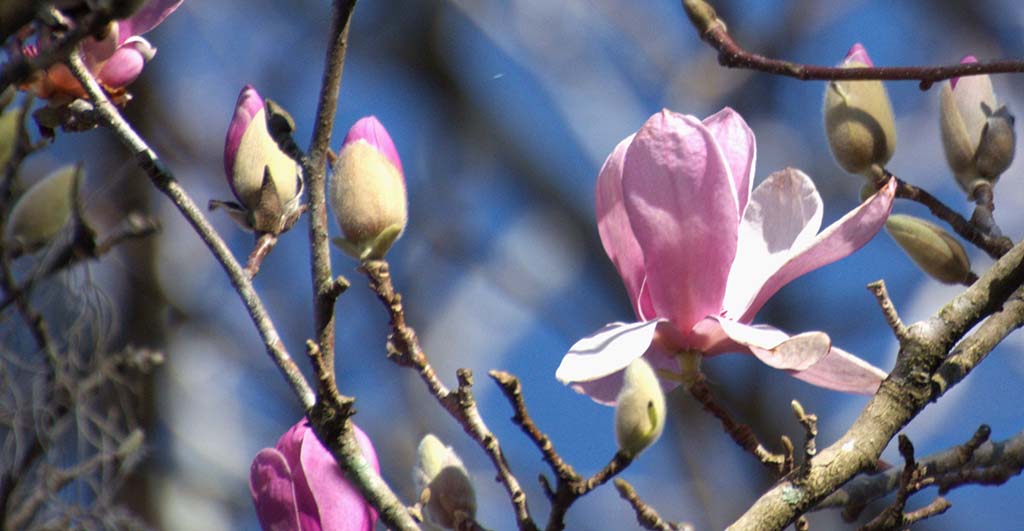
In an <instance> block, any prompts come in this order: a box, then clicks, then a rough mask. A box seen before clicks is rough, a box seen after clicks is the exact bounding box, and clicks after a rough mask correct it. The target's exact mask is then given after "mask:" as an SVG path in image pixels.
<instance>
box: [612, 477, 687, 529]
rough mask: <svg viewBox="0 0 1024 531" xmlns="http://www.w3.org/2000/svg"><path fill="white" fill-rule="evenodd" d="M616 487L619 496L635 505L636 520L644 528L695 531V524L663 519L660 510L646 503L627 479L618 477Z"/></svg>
mask: <svg viewBox="0 0 1024 531" xmlns="http://www.w3.org/2000/svg"><path fill="white" fill-rule="evenodd" d="M615 488H616V489H617V490H618V491H619V496H621V497H622V499H624V500H626V501H627V502H629V504H630V505H631V506H632V507H633V511H635V512H636V521H637V522H638V523H639V524H640V525H641V526H643V528H644V529H651V530H654V531H684V530H685V531H693V526H691V525H689V524H673V523H670V522H666V521H664V520H662V519H661V516H659V515H658V511H655V510H654V508H653V507H651V506H650V505H647V504H646V503H644V501H643V500H641V499H640V496H639V495H637V493H636V490H635V489H634V488H633V486H632V485H630V484H629V483H628V482H627V481H626V480H624V479H616V480H615Z"/></svg>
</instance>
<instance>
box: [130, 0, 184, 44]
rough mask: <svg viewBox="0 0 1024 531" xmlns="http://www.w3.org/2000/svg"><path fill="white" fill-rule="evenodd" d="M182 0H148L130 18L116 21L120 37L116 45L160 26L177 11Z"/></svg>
mask: <svg viewBox="0 0 1024 531" xmlns="http://www.w3.org/2000/svg"><path fill="white" fill-rule="evenodd" d="M181 2H182V0H149V1H148V2H146V5H144V6H142V7H141V8H140V9H139V10H138V11H136V12H135V14H133V15H132V16H130V17H128V18H126V19H124V20H121V21H118V23H117V25H118V29H119V30H120V36H119V40H118V44H120V43H122V42H124V41H125V40H127V39H128V38H129V37H132V36H135V35H142V34H143V33H146V32H148V31H149V30H151V29H153V28H155V27H157V26H158V25H160V23H161V22H163V21H164V19H165V18H167V16H168V15H170V14H171V13H173V12H174V10H175V9H178V6H180V5H181Z"/></svg>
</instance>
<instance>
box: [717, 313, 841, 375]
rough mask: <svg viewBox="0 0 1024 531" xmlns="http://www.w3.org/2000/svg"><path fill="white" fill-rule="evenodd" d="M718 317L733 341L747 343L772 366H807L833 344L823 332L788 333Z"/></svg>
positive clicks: (745, 345) (814, 361)
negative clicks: (791, 334)
mask: <svg viewBox="0 0 1024 531" xmlns="http://www.w3.org/2000/svg"><path fill="white" fill-rule="evenodd" d="M710 319H711V320H714V321H717V322H718V324H719V326H721V327H722V332H723V333H724V334H725V335H727V336H728V337H729V339H731V340H732V341H733V342H735V343H738V344H739V345H743V346H744V347H746V351H748V352H750V353H751V354H753V355H754V356H756V357H757V359H759V360H761V362H762V363H764V364H765V365H767V366H769V367H771V368H773V369H784V370H790V371H803V370H807V369H808V368H810V367H811V366H813V365H814V364H815V363H818V362H819V361H820V360H821V359H822V358H823V357H824V356H825V355H826V354H828V351H829V348H830V347H831V346H832V341H831V340H830V339H829V337H828V335H827V334H825V333H824V332H804V333H803V334H798V335H795V336H790V335H789V334H786V333H785V332H783V331H781V330H778V329H776V328H772V327H770V326H764V325H758V326H751V325H745V324H742V323H738V322H736V321H733V320H731V319H725V318H722V317H718V318H710Z"/></svg>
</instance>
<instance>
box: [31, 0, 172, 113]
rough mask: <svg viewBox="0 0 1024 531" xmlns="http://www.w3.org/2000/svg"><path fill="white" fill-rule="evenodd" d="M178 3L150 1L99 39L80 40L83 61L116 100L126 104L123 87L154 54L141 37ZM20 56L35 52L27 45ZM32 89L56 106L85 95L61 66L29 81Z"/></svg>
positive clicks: (149, 45) (35, 49) (137, 75)
mask: <svg viewBox="0 0 1024 531" xmlns="http://www.w3.org/2000/svg"><path fill="white" fill-rule="evenodd" d="M181 2H182V0H149V1H148V2H146V4H145V5H143V6H142V7H141V8H140V9H139V10H138V11H136V12H135V14H133V15H132V16H130V17H128V18H126V19H124V20H119V21H116V22H112V23H111V24H110V26H109V28H108V30H107V33H106V36H105V37H103V38H102V39H100V40H97V39H94V38H92V37H90V38H87V39H85V40H84V41H82V44H81V46H80V51H81V54H82V59H83V61H84V62H85V64H86V66H87V67H88V68H89V71H91V72H92V73H93V75H95V76H96V79H97V81H99V83H100V85H102V86H103V88H104V89H106V90H107V92H110V93H111V95H112V96H114V97H115V100H118V101H126V99H127V98H126V94H125V90H124V87H126V86H128V85H129V84H131V83H132V82H133V81H135V79H136V78H137V77H139V74H141V73H142V67H143V66H145V64H146V62H147V61H149V60H150V59H152V58H153V56H154V55H156V48H154V47H153V46H152V45H151V44H150V43H149V41H147V40H146V39H144V38H142V37H141V35H142V34H143V33H146V32H148V31H149V30H151V29H153V28H155V27H156V26H158V25H159V24H160V23H161V22H163V21H164V19H165V18H167V16H168V15H170V14H171V13H173V12H174V10H176V9H178V6H180V5H181ZM42 40H43V41H45V40H46V39H42ZM23 53H25V55H29V56H32V55H36V54H37V53H38V49H37V48H36V47H35V46H27V47H26V48H25V49H24V50H23ZM31 87H32V89H33V90H34V91H35V93H36V94H37V95H38V96H39V97H40V98H45V99H49V100H51V101H54V102H57V103H63V102H65V101H70V100H72V99H75V98H81V97H84V96H85V90H84V89H83V88H82V86H81V84H79V83H78V80H77V79H75V77H74V76H73V75H71V71H70V70H68V67H67V66H65V65H63V64H56V65H53V66H51V67H50V68H49V69H47V70H46V72H44V73H42V74H41V75H40V76H39V77H38V78H36V79H35V80H34V81H33V82H32V84H31Z"/></svg>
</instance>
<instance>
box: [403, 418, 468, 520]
mask: <svg viewBox="0 0 1024 531" xmlns="http://www.w3.org/2000/svg"><path fill="white" fill-rule="evenodd" d="M417 455H418V458H417V462H416V468H415V470H414V471H413V481H414V482H415V483H416V488H417V489H418V490H419V491H420V492H424V491H426V490H427V489H429V492H427V493H426V495H427V496H428V499H427V501H426V517H427V518H428V520H429V521H430V522H431V523H433V524H434V525H437V526H440V527H442V528H444V529H454V528H455V527H456V524H458V523H459V522H460V521H462V520H465V519H473V518H476V492H475V491H474V490H473V484H472V483H470V481H469V473H468V472H466V467H465V466H463V464H462V460H461V459H459V456H458V455H456V454H455V450H452V448H451V447H450V446H445V445H444V443H442V442H441V440H440V439H438V438H437V437H436V436H434V434H432V433H428V434H427V435H426V436H424V437H423V440H421V441H420V445H419V448H418V449H417Z"/></svg>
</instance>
